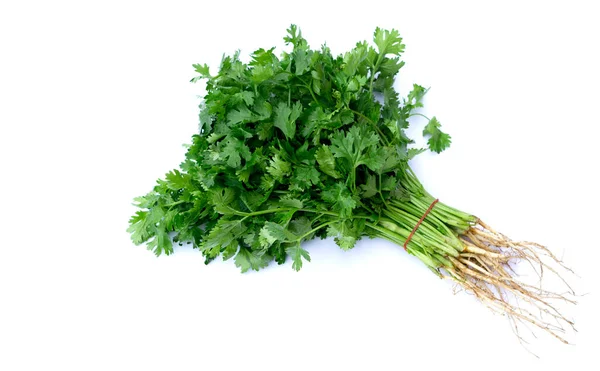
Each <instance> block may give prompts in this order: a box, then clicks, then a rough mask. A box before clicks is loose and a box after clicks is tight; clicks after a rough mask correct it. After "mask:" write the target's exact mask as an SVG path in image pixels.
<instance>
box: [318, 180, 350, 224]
mask: <svg viewBox="0 0 600 371" xmlns="http://www.w3.org/2000/svg"><path fill="white" fill-rule="evenodd" d="M321 198H322V199H323V200H324V201H326V202H328V203H329V204H330V205H331V208H332V209H333V210H334V211H336V212H338V213H340V216H341V217H343V218H344V217H347V216H349V215H350V214H351V213H352V210H353V209H354V208H355V207H356V206H357V202H356V200H355V199H354V198H353V196H352V193H350V190H348V188H347V187H346V185H345V184H344V183H341V182H338V183H335V184H334V185H333V186H331V187H330V188H328V189H327V190H325V191H323V192H322V193H321Z"/></svg>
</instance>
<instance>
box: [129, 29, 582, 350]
mask: <svg viewBox="0 0 600 371" xmlns="http://www.w3.org/2000/svg"><path fill="white" fill-rule="evenodd" d="M284 40H285V43H286V44H287V45H289V48H290V49H289V51H288V52H284V53H282V54H281V55H280V56H278V55H276V54H275V53H274V48H269V49H258V50H256V51H255V52H254V53H252V54H251V56H250V61H249V62H248V63H244V62H242V60H241V59H240V55H239V52H238V53H235V54H233V55H232V56H224V57H223V59H222V61H221V64H220V67H219V70H218V72H216V73H211V72H210V71H209V68H208V66H207V65H200V64H197V65H194V68H195V70H196V71H197V73H198V76H197V77H195V78H194V79H193V80H192V81H193V82H196V81H200V80H202V81H205V82H206V91H207V92H206V95H205V97H204V99H203V102H202V103H201V105H200V115H199V117H200V128H199V131H198V133H196V134H195V135H193V136H192V140H191V144H190V145H189V146H188V149H187V154H186V156H185V160H184V161H183V162H182V163H181V164H180V166H179V168H177V169H174V170H172V171H170V172H168V173H167V174H166V175H165V177H164V178H162V179H159V180H158V181H157V184H156V185H155V186H154V188H153V190H152V191H151V192H149V193H148V194H147V195H145V196H143V197H138V198H136V205H137V206H138V207H139V208H140V209H141V210H139V211H137V212H136V213H135V215H134V216H133V217H132V218H131V219H130V227H129V229H128V231H129V232H130V233H131V236H132V239H133V241H134V243H136V244H143V243H145V244H147V247H148V248H149V249H150V250H152V251H153V252H154V253H155V254H156V255H160V254H166V255H169V254H171V253H172V252H173V250H174V245H177V244H183V243H188V244H192V245H193V247H194V248H197V249H199V250H200V252H201V253H202V254H203V255H204V256H205V258H206V262H207V263H208V262H210V261H212V260H213V259H215V258H217V257H219V256H221V257H222V258H223V259H225V260H227V259H233V260H234V262H235V265H236V266H237V267H239V268H240V269H241V271H242V272H246V271H248V270H251V269H253V270H259V269H261V268H264V267H266V266H267V265H268V264H269V263H270V262H271V261H273V260H274V261H275V262H277V263H278V264H283V263H285V262H286V261H287V260H291V262H292V268H293V269H295V270H300V269H301V268H302V266H303V264H305V262H306V261H310V255H309V252H308V251H307V250H305V249H304V248H303V242H304V241H307V240H310V239H313V238H317V237H318V238H326V237H332V238H334V239H335V242H336V243H337V245H339V247H340V248H342V249H344V250H350V249H352V248H353V247H354V246H355V244H356V242H357V241H358V240H360V239H361V238H363V237H369V238H376V237H379V238H384V239H387V240H389V241H392V242H394V243H396V244H398V245H399V246H400V247H404V249H405V250H406V251H407V253H408V254H410V255H413V256H415V257H416V258H418V259H419V260H420V261H422V262H423V263H424V264H425V265H426V266H427V267H428V268H429V269H430V270H431V271H432V272H433V273H435V274H436V275H438V276H439V277H442V278H446V279H449V280H452V281H454V282H456V283H457V284H458V285H459V286H460V287H462V288H464V289H465V290H466V291H468V292H470V293H472V294H474V295H475V296H476V297H477V298H478V299H480V300H481V301H482V302H483V303H485V304H486V305H487V306H489V307H490V308H492V309H493V310H495V311H498V312H500V313H503V314H506V315H508V316H509V318H510V319H512V320H513V322H514V324H515V325H516V324H518V323H524V324H528V325H533V326H536V327H538V328H540V329H542V330H544V331H546V332H548V333H549V334H551V335H553V336H555V337H557V338H558V339H560V340H562V341H565V340H564V337H563V336H562V334H563V332H564V331H565V328H566V327H568V326H572V325H573V324H572V322H571V321H570V320H568V319H567V318H565V317H564V316H563V315H561V314H560V313H559V312H558V311H557V310H556V309H555V306H554V305H553V304H552V303H553V301H554V300H562V301H569V302H572V299H570V297H567V295H566V294H559V293H553V292H548V291H546V290H545V289H543V288H542V287H541V284H539V285H538V284H529V283H526V282H523V281H522V280H521V279H520V277H518V276H517V275H516V274H515V273H514V272H513V270H512V268H511V264H512V263H514V262H517V261H519V260H521V261H523V260H524V261H526V262H529V263H531V265H532V266H533V267H535V268H536V270H537V271H538V272H541V271H542V270H544V271H547V272H553V273H556V274H558V271H557V270H556V269H557V268H556V267H562V263H561V262H560V261H559V260H558V259H557V258H556V257H555V256H554V255H553V254H552V253H551V252H550V251H549V250H548V249H547V248H545V247H543V246H541V245H538V244H535V243H529V242H516V241H512V240H511V239H509V238H507V237H506V236H504V235H502V234H500V233H498V232H496V231H494V230H493V229H492V228H491V227H489V226H488V225H486V224H485V223H483V222H482V221H481V220H479V219H478V218H477V217H475V216H474V215H472V214H470V213H466V212H463V211H460V210H458V209H456V208H454V207H451V206H449V205H446V204H445V203H443V202H441V201H440V202H438V201H437V199H436V198H435V197H434V196H432V195H430V194H429V193H428V192H427V191H426V190H425V189H424V187H423V185H422V184H421V182H420V181H419V180H418V179H417V177H416V176H415V173H414V172H413V171H412V170H411V168H410V166H409V162H410V160H411V159H412V158H413V157H415V156H416V155H418V154H420V153H422V152H424V151H426V150H431V151H434V152H437V153H439V152H441V151H443V150H444V149H445V148H447V147H448V146H449V145H450V136H449V135H448V134H446V133H444V132H443V131H442V130H441V126H440V122H439V121H438V120H437V119H436V118H435V117H431V118H427V124H426V125H425V127H424V129H423V135H424V136H425V137H426V138H427V145H428V148H427V149H426V148H416V147H414V141H413V140H411V139H410V138H409V137H407V135H406V133H405V129H406V128H407V127H408V126H409V121H408V120H409V118H410V117H411V116H413V115H421V114H420V113H419V112H418V110H419V108H420V107H422V106H423V103H422V102H423V97H424V95H425V93H426V92H427V89H425V88H424V87H422V86H420V85H417V84H415V85H413V87H412V90H411V91H410V92H409V93H408V94H406V95H405V96H402V97H401V96H400V95H399V94H398V92H397V91H396V90H395V89H394V79H395V77H396V75H397V74H398V72H399V71H400V69H401V68H402V66H403V65H404V62H403V61H402V60H401V59H400V57H401V55H402V53H403V52H404V48H405V46H404V44H403V43H402V38H401V37H400V35H399V33H398V31H396V30H390V31H387V30H382V29H379V28H377V29H376V30H375V33H374V37H373V43H372V44H369V43H367V42H359V43H357V44H356V46H355V47H354V48H353V49H352V50H350V51H348V52H346V53H344V54H342V55H338V56H335V55H333V54H332V52H331V50H330V49H329V48H328V47H326V46H322V47H321V48H320V49H311V48H310V47H309V45H308V43H307V41H306V40H305V39H304V38H303V37H302V35H301V33H300V31H299V30H298V28H297V27H296V26H294V25H292V26H291V27H290V28H289V29H288V30H287V35H286V36H285V38H284ZM565 284H566V283H565ZM518 303H527V306H526V305H519V304H518ZM531 307H534V308H535V310H533V309H531Z"/></svg>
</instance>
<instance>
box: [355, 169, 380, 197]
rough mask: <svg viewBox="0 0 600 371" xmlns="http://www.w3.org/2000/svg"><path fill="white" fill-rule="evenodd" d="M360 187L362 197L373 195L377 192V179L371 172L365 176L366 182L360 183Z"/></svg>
mask: <svg viewBox="0 0 600 371" xmlns="http://www.w3.org/2000/svg"><path fill="white" fill-rule="evenodd" d="M360 188H361V189H362V197H364V198H369V197H373V196H375V195H376V194H377V192H379V191H378V189H377V179H376V178H375V176H374V175H371V174H369V175H368V176H367V182H366V183H365V184H361V186H360Z"/></svg>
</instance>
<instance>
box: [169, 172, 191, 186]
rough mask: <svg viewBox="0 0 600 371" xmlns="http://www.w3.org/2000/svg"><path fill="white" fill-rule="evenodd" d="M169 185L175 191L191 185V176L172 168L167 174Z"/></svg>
mask: <svg viewBox="0 0 600 371" xmlns="http://www.w3.org/2000/svg"><path fill="white" fill-rule="evenodd" d="M165 180H166V184H167V187H169V189H172V190H174V191H178V190H180V189H186V188H188V187H191V177H190V176H189V175H188V174H182V173H181V172H180V171H179V170H177V169H175V170H171V171H170V172H168V173H167V175H165Z"/></svg>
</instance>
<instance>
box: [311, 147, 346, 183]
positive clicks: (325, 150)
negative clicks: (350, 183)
mask: <svg viewBox="0 0 600 371" xmlns="http://www.w3.org/2000/svg"><path fill="white" fill-rule="evenodd" d="M315 158H316V160H317V163H318V164H319V169H321V171H322V172H324V173H325V174H327V175H329V176H330V177H333V178H335V179H339V178H340V177H341V175H340V174H339V173H338V172H337V171H336V170H335V158H334V157H333V154H332V153H331V150H330V149H329V146H325V145H323V146H321V147H319V149H317V152H316V153H315Z"/></svg>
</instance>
